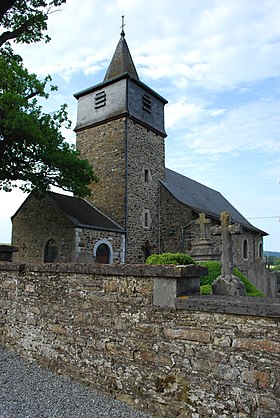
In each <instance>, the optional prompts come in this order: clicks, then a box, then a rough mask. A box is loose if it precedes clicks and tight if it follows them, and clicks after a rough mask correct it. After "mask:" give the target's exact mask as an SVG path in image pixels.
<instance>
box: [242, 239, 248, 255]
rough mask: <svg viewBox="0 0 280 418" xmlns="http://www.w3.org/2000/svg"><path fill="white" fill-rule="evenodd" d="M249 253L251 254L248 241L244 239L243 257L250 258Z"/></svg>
mask: <svg viewBox="0 0 280 418" xmlns="http://www.w3.org/2000/svg"><path fill="white" fill-rule="evenodd" d="M248 254H249V249H248V241H247V240H246V239H244V241H243V259H244V260H248Z"/></svg>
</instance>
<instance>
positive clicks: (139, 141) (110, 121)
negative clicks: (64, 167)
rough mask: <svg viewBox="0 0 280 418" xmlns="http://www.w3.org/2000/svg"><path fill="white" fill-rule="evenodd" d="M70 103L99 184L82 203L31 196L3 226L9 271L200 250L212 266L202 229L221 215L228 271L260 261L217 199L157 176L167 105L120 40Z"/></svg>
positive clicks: (213, 245) (250, 234)
mask: <svg viewBox="0 0 280 418" xmlns="http://www.w3.org/2000/svg"><path fill="white" fill-rule="evenodd" d="M75 97H76V99H77V102H78V115H77V125H76V128H75V132H76V134H77V149H78V150H80V152H81V155H82V157H83V158H87V159H88V160H89V161H90V163H91V164H92V166H93V168H94V171H95V173H96V174H97V176H98V177H99V181H98V182H97V183H94V184H92V186H91V188H92V192H93V193H92V196H91V197H89V198H87V199H81V198H77V197H71V196H67V195H62V194H58V193H48V194H47V195H46V196H45V197H44V198H42V199H39V200H38V199H36V198H35V197H34V196H33V194H32V193H31V194H30V195H29V196H28V197H27V199H26V200H25V202H24V203H23V204H22V205H21V207H20V208H19V209H18V211H17V212H16V213H15V214H14V216H13V217H12V223H13V233H12V244H13V245H14V246H17V247H18V252H16V253H14V257H13V261H15V262H23V261H24V262H42V261H44V262H57V261H60V262H62V261H65V262H92V261H93V260H94V261H97V262H100V263H143V262H144V261H145V259H146V258H147V256H148V255H149V254H151V253H162V252H187V253H190V254H194V255H197V248H199V246H198V247H196V245H197V242H199V241H201V240H202V241H204V243H205V242H206V247H207V251H208V254H207V256H205V258H206V259H219V258H220V255H221V254H220V253H221V250H220V246H221V245H220V244H221V243H220V237H219V236H213V235H211V226H215V225H218V224H219V219H220V214H221V212H224V211H226V212H230V214H231V218H232V222H234V223H239V224H241V226H242V231H243V232H242V234H240V235H235V236H233V250H234V261H235V263H236V265H238V266H239V267H240V268H241V269H242V270H246V268H247V267H248V265H249V264H251V263H252V262H253V261H255V260H256V259H257V258H260V257H261V256H262V246H263V236H264V235H266V233H264V232H263V231H261V230H259V229H257V228H255V227H254V226H253V225H251V224H250V223H249V222H248V221H247V220H246V219H245V218H244V217H243V216H242V215H241V214H240V213H239V212H238V211H237V210H236V209H235V208H234V207H233V206H232V205H231V204H230V203H229V202H228V201H227V200H226V199H225V198H224V197H223V196H222V195H221V194H220V193H219V192H217V191H215V190H212V189H210V188H208V187H206V186H204V185H202V184H200V183H198V182H196V181H194V180H191V179H190V178H187V177H185V176H182V175H181V174H178V173H176V172H174V171H172V170H170V169H168V168H166V167H165V148H164V143H165V138H166V136H167V135H166V132H165V127H164V106H165V104H166V103H167V101H166V100H165V99H164V98H163V97H161V96H160V95H159V94H158V93H156V92H155V91H153V90H152V89H151V88H150V87H149V86H147V85H146V84H144V83H143V82H142V81H140V79H139V77H138V74H137V71H136V68H135V66H134V63H133V60H132V57H131V55H130V52H129V49H128V46H127V43H126V40H125V36H124V33H123V32H122V34H121V38H120V40H119V42H118V45H117V47H116V50H115V53H114V55H113V58H112V60H111V63H110V65H109V67H108V70H107V72H106V75H105V78H104V80H103V82H101V83H100V84H97V85H95V86H93V87H90V88H88V89H86V90H83V91H81V92H79V93H77V94H75ZM200 214H203V217H204V218H203V217H201V219H202V218H203V219H204V221H201V222H200V224H199V223H198V218H199V215H200ZM204 222H205V223H204ZM206 222H207V224H206ZM209 222H210V223H209ZM201 231H203V236H201V234H202V232H201ZM198 252H199V251H198ZM198 255H199V254H198ZM200 258H201V257H200ZM202 258H203V257H202Z"/></svg>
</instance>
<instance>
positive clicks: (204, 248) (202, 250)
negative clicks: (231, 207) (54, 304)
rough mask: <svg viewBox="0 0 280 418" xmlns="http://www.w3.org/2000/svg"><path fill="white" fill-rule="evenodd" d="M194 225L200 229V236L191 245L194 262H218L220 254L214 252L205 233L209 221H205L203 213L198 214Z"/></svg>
mask: <svg viewBox="0 0 280 418" xmlns="http://www.w3.org/2000/svg"><path fill="white" fill-rule="evenodd" d="M195 223H196V224H197V225H199V227H200V236H199V238H197V239H195V240H194V241H193V243H192V250H191V256H192V257H193V259H194V260H195V261H209V260H219V259H220V254H219V253H217V252H216V249H215V247H214V244H213V241H212V239H211V238H209V234H208V233H207V232H208V231H207V228H208V225H210V223H211V219H207V218H206V216H205V213H200V214H199V218H198V219H197V220H196V221H195Z"/></svg>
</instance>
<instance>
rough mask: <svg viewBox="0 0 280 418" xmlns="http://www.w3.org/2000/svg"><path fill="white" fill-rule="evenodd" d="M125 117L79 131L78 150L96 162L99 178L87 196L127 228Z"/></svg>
mask: <svg viewBox="0 0 280 418" xmlns="http://www.w3.org/2000/svg"><path fill="white" fill-rule="evenodd" d="M125 120H126V119H125V118H120V119H116V120H112V121H107V122H106V123H103V124H101V125H97V126H94V127H89V128H87V129H84V130H82V131H79V132H78V133H77V149H78V150H79V151H80V152H81V156H82V157H83V158H86V159H87V160H88V161H89V162H90V164H91V165H92V167H93V169H94V172H95V174H96V175H97V176H98V178H99V181H98V182H97V183H92V185H91V189H92V192H93V194H92V197H89V198H87V199H88V200H91V201H92V203H93V204H94V205H95V206H96V207H97V208H98V209H99V210H100V211H101V212H103V213H105V214H106V215H107V216H109V217H110V218H112V219H113V220H114V221H115V222H117V223H119V225H121V226H122V227H125V192H126V156H125V136H126V133H125V132H126V122H125Z"/></svg>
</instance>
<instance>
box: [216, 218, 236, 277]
mask: <svg viewBox="0 0 280 418" xmlns="http://www.w3.org/2000/svg"><path fill="white" fill-rule="evenodd" d="M220 221H221V226H218V227H216V228H215V229H214V230H213V232H212V233H213V235H221V238H222V274H221V277H224V278H227V277H231V276H233V252H232V240H231V236H232V235H234V234H241V233H242V227H241V225H240V224H233V225H231V223H230V222H231V216H230V213H229V212H222V213H221V217H220Z"/></svg>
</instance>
